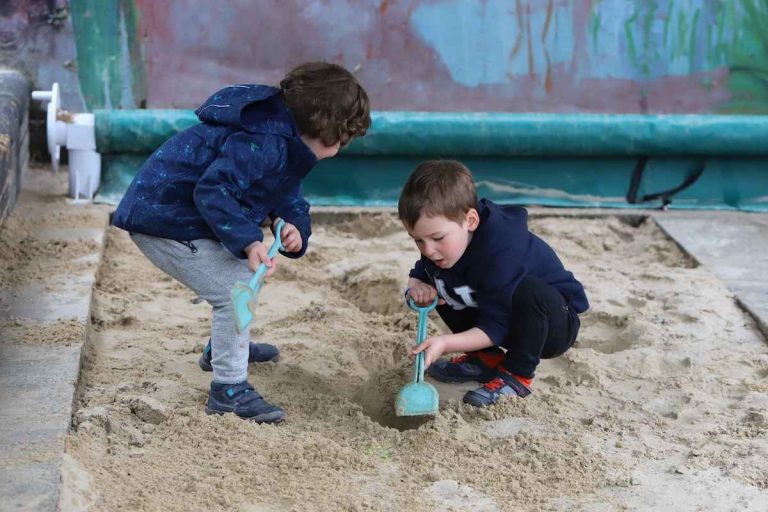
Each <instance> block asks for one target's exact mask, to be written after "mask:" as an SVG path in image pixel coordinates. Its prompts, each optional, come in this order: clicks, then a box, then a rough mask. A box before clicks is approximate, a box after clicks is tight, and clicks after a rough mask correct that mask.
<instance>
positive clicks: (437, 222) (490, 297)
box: [398, 160, 589, 406]
mask: <svg viewBox="0 0 768 512" xmlns="http://www.w3.org/2000/svg"><path fill="white" fill-rule="evenodd" d="M398 214H399V216H400V220H401V221H402V222H403V225H404V226H405V228H406V230H407V231H408V234H409V235H410V236H411V237H412V238H413V239H414V241H415V242H416V246H417V247H418V248H419V251H420V252H421V259H420V260H419V261H417V262H416V265H415V267H414V268H413V270H411V272H410V278H409V280H408V289H407V290H406V292H405V295H406V299H407V298H412V299H413V300H414V302H416V303H417V304H419V305H426V304H429V303H431V302H432V301H433V300H434V299H435V297H438V300H439V302H438V306H437V312H438V314H439V315H440V317H441V318H442V319H443V320H444V321H445V323H446V324H447V325H448V327H449V328H450V330H451V332H452V333H453V334H448V335H442V336H433V337H430V338H427V339H426V340H425V341H424V342H423V343H422V344H421V345H419V346H418V347H415V348H414V349H413V355H415V354H417V353H419V352H421V351H424V352H425V365H426V366H427V368H428V373H429V375H431V376H432V377H433V378H435V379H437V380H439V381H443V382H468V381H477V382H480V383H483V386H481V387H479V388H477V389H475V390H471V391H468V392H467V393H466V394H465V395H464V402H466V403H469V404H471V405H475V406H487V405H492V404H495V403H496V402H497V401H498V399H499V398H500V397H502V396H505V395H507V396H519V397H525V396H526V395H528V394H530V393H531V389H530V387H531V381H532V379H533V376H534V372H535V370H536V366H538V364H539V361H540V359H541V358H545V359H546V358H552V357H556V356H559V355H561V354H563V353H564V352H565V351H566V350H568V349H569V348H570V347H571V346H572V345H573V343H574V341H575V340H576V334H577V333H578V331H579V325H580V323H579V317H578V315H579V313H583V312H584V311H586V310H587V309H588V308H589V303H588V301H587V297H586V294H585V293H584V288H583V287H582V285H581V283H579V282H578V281H577V280H576V279H575V278H574V277H573V274H572V273H570V272H568V271H567V270H565V268H563V264H562V263H561V262H560V259H559V258H558V257H557V255H556V254H555V251H554V250H552V248H551V247H550V246H549V245H547V243H546V242H544V241H543V240H541V239H540V238H538V237H537V236H536V235H534V234H533V233H531V232H530V231H528V223H527V217H528V214H527V212H526V210H525V209H524V208H519V207H514V206H499V205H497V204H495V203H493V202H491V201H489V200H487V199H481V200H480V201H478V200H477V192H476V189H475V184H474V181H473V179H472V175H471V173H470V172H469V169H467V168H466V167H465V166H464V165H462V164H461V163H459V162H456V161H450V160H444V161H443V160H435V161H428V162H424V163H422V164H421V165H419V166H418V167H417V168H416V170H415V171H414V172H413V174H411V176H410V177H409V179H408V181H407V182H406V184H405V186H404V187H403V191H402V193H401V195H400V201H399V204H398ZM447 352H463V354H462V355H459V356H457V357H453V358H451V359H449V360H444V359H440V360H439V358H440V356H442V355H443V354H444V353H447Z"/></svg>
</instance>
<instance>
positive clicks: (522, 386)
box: [464, 368, 532, 407]
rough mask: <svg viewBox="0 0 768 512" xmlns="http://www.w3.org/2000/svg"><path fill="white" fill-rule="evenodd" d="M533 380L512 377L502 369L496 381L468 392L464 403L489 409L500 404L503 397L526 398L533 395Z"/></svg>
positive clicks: (490, 381)
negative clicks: (531, 386)
mask: <svg viewBox="0 0 768 512" xmlns="http://www.w3.org/2000/svg"><path fill="white" fill-rule="evenodd" d="M531 380H532V379H528V378H525V377H521V376H519V375H512V374H511V373H508V372H507V371H506V370H503V369H501V368H500V369H499V370H498V372H497V374H496V377H495V378H494V379H491V380H489V381H488V382H486V383H485V384H483V385H482V386H480V387H479V388H477V389H472V390H470V391H467V392H466V393H465V394H464V403H467V404H469V405H474V406H475V407H487V406H489V405H493V404H495V403H496V402H498V401H499V399H500V398H501V397H503V396H519V397H520V398H525V397H526V396H528V395H530V394H531V388H530V385H531Z"/></svg>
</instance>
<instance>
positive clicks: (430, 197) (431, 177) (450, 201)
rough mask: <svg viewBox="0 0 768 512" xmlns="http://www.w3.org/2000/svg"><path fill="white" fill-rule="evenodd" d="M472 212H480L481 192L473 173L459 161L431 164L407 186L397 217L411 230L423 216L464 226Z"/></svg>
mask: <svg viewBox="0 0 768 512" xmlns="http://www.w3.org/2000/svg"><path fill="white" fill-rule="evenodd" d="M470 208H475V209H476V208H477V190H476V189H475V181H474V179H472V173H471V172H469V169H467V168H466V167H465V166H464V164H462V163H461V162H457V161H456V160H428V161H426V162H422V163H421V164H419V165H418V167H416V169H415V170H414V171H413V173H411V176H410V177H409V178H408V181H406V182H405V185H404V186H403V191H402V192H401V193H400V201H399V202H398V204H397V213H398V215H399V216H400V220H401V221H402V222H403V224H405V226H406V227H407V228H409V229H411V228H413V227H414V226H415V225H416V223H417V222H418V221H419V217H421V216H422V215H428V216H434V215H443V216H445V218H447V219H449V220H452V221H454V222H459V223H461V222H462V221H463V220H464V215H466V213H467V212H468V211H469V210H470Z"/></svg>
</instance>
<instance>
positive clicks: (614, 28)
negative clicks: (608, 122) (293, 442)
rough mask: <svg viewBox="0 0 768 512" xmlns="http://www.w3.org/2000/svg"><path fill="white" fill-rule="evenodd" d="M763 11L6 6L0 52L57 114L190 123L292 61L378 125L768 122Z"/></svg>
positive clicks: (717, 4) (575, 4)
mask: <svg viewBox="0 0 768 512" xmlns="http://www.w3.org/2000/svg"><path fill="white" fill-rule="evenodd" d="M766 33H768V0H258V1H256V0H217V1H216V2H211V1H209V0H163V1H157V0H77V1H74V0H72V1H69V2H67V1H66V0H15V1H13V0H6V1H5V2H3V3H2V7H0V43H2V44H0V52H2V53H4V54H5V56H4V57H0V58H2V59H3V60H4V61H5V62H6V63H8V61H11V62H12V63H15V64H16V65H19V66H21V67H23V69H25V70H26V71H28V72H29V74H30V75H31V76H32V77H33V79H34V82H35V85H36V86H38V87H47V86H49V85H50V83H51V81H53V80H58V81H59V82H60V83H61V84H62V86H63V88H64V91H65V94H64V98H63V99H64V105H65V107H68V108H71V109H74V110H82V109H84V108H86V107H87V108H88V109H94V108H103V107H107V108H133V107H142V106H147V107H155V108H167V107H178V108H191V107H194V106H196V105H197V104H198V103H200V102H201V101H202V100H203V99H205V98H206V97H207V96H208V94H210V93H211V92H212V91H213V90H215V89H217V88H218V87H220V86H222V85H225V84H230V83H237V82H266V83H274V82H276V81H277V80H279V78H280V77H281V76H282V74H283V73H284V71H285V70H286V69H288V68H290V67H291V66H294V65H296V64H298V63H300V62H303V61H306V60H312V59H325V60H330V61H334V62H338V63H341V64H343V65H345V66H347V67H348V68H350V69H354V70H355V71H356V73H357V74H358V75H359V76H360V78H361V80H362V82H363V83H364V84H365V86H366V88H367V89H368V90H369V92H370V94H371V97H372V100H373V106H374V108H375V109H377V110H433V111H538V112H615V113H662V112H675V113H722V112H749V113H768V40H766V38H765V34H766Z"/></svg>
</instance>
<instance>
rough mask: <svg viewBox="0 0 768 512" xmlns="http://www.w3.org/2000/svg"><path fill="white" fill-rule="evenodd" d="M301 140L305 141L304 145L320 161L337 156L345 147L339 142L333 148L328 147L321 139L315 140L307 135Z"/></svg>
mask: <svg viewBox="0 0 768 512" xmlns="http://www.w3.org/2000/svg"><path fill="white" fill-rule="evenodd" d="M301 140H302V141H304V144H306V145H307V147H308V148H309V149H310V150H311V151H312V153H314V154H315V157H316V158H317V159H318V160H322V159H323V158H331V157H334V156H336V154H337V153H338V152H339V149H341V147H342V146H343V145H344V144H342V143H341V142H337V143H336V144H334V145H333V146H326V145H325V144H323V142H322V141H321V140H320V139H313V138H310V137H307V136H305V135H302V136H301Z"/></svg>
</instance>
